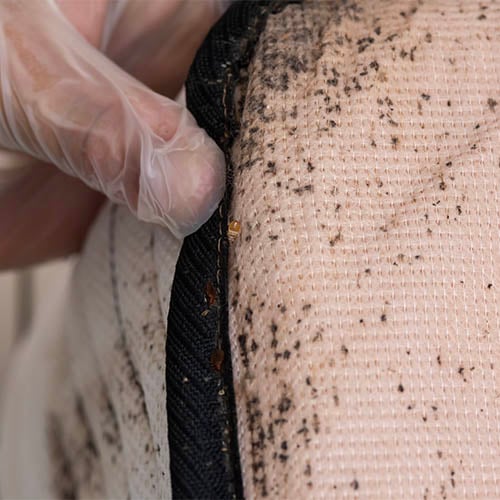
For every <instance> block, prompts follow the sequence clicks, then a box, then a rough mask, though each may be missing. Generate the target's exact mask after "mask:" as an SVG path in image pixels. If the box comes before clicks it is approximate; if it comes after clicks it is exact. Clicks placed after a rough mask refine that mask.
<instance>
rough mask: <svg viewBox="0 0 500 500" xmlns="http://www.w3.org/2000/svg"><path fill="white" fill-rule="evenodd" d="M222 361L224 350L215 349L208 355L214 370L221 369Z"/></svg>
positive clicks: (218, 370)
mask: <svg viewBox="0 0 500 500" xmlns="http://www.w3.org/2000/svg"><path fill="white" fill-rule="evenodd" d="M222 363H224V351H223V350H222V349H215V350H214V351H213V352H212V354H211V355H210V365H211V366H212V368H213V369H214V370H215V371H216V372H220V371H222Z"/></svg>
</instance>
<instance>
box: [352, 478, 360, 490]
mask: <svg viewBox="0 0 500 500" xmlns="http://www.w3.org/2000/svg"><path fill="white" fill-rule="evenodd" d="M351 488H352V489H353V490H358V489H359V482H358V480H357V479H354V480H353V481H351Z"/></svg>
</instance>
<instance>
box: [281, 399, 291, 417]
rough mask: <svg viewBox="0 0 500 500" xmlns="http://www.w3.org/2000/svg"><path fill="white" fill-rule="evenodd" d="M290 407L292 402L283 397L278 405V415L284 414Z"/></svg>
mask: <svg viewBox="0 0 500 500" xmlns="http://www.w3.org/2000/svg"><path fill="white" fill-rule="evenodd" d="M291 406H292V400H291V399H290V398H288V397H286V396H283V397H282V398H281V400H280V402H279V404H278V410H279V412H280V413H286V412H287V411H288V410H289V409H290V408H291Z"/></svg>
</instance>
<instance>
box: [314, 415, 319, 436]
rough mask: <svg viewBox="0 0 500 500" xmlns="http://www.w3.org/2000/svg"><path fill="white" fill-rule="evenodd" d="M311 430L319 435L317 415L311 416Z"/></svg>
mask: <svg viewBox="0 0 500 500" xmlns="http://www.w3.org/2000/svg"><path fill="white" fill-rule="evenodd" d="M312 428H313V431H314V433H315V434H319V417H318V414H317V413H315V414H314V415H313V418H312Z"/></svg>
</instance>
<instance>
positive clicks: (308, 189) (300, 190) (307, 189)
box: [293, 184, 313, 196]
mask: <svg viewBox="0 0 500 500" xmlns="http://www.w3.org/2000/svg"><path fill="white" fill-rule="evenodd" d="M312 190H313V187H312V185H311V184H306V185H305V186H300V187H298V188H295V189H293V192H294V193H295V194H298V195H299V196H300V195H302V194H304V193H305V192H312Z"/></svg>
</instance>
